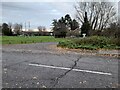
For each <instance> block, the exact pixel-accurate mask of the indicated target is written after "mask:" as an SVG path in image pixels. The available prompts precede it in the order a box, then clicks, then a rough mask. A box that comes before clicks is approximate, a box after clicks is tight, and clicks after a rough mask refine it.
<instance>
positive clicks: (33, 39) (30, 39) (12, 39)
mask: <svg viewBox="0 0 120 90" xmlns="http://www.w3.org/2000/svg"><path fill="white" fill-rule="evenodd" d="M65 40H67V39H65V38H54V37H52V36H1V37H0V43H2V44H29V43H41V42H60V41H65Z"/></svg>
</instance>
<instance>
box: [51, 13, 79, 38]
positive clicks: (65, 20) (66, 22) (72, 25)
mask: <svg viewBox="0 0 120 90" xmlns="http://www.w3.org/2000/svg"><path fill="white" fill-rule="evenodd" d="M52 25H53V32H54V35H55V37H66V33H67V32H68V33H70V32H71V30H76V29H77V28H79V24H78V22H77V21H76V20H75V19H73V20H72V19H71V17H70V15H69V14H66V15H65V17H61V18H60V19H59V20H56V19H54V20H53V22H52ZM68 35H70V34H68Z"/></svg>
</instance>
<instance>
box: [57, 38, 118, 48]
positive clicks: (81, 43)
mask: <svg viewBox="0 0 120 90" xmlns="http://www.w3.org/2000/svg"><path fill="white" fill-rule="evenodd" d="M58 46H60V47H66V48H75V49H91V50H95V49H100V48H106V49H120V43H119V42H118V40H117V39H115V38H106V37H100V36H92V37H86V38H80V39H73V40H69V41H66V42H65V41H64V42H59V44H58Z"/></svg>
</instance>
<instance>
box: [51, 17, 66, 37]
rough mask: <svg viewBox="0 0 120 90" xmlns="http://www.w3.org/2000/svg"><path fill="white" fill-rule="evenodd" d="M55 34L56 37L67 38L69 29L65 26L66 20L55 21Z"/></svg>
mask: <svg viewBox="0 0 120 90" xmlns="http://www.w3.org/2000/svg"><path fill="white" fill-rule="evenodd" d="M52 24H53V33H54V35H55V37H58V38H60V37H64V38H65V37H66V33H67V31H66V30H67V28H66V24H65V19H64V18H63V17H62V18H61V19H59V20H58V21H57V20H56V19H54V20H53V23H52Z"/></svg>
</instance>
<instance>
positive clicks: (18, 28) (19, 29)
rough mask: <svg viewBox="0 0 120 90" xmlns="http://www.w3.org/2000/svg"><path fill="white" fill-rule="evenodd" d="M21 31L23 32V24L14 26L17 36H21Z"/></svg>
mask: <svg viewBox="0 0 120 90" xmlns="http://www.w3.org/2000/svg"><path fill="white" fill-rule="evenodd" d="M21 31H22V24H18V23H16V24H14V33H15V34H16V35H20V33H21Z"/></svg>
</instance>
